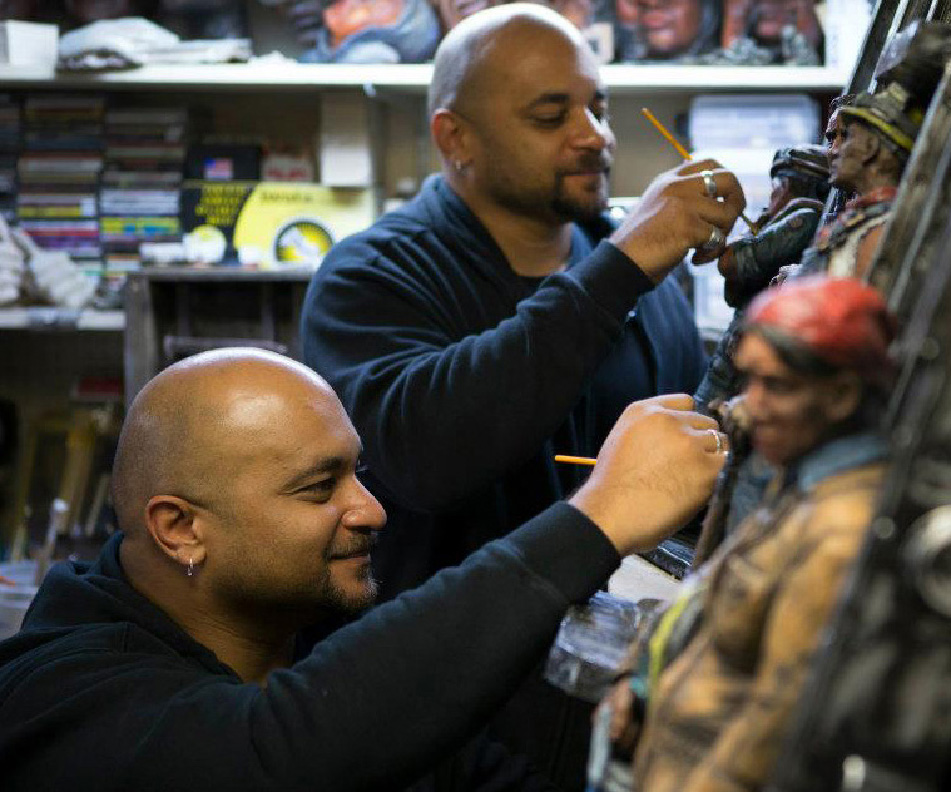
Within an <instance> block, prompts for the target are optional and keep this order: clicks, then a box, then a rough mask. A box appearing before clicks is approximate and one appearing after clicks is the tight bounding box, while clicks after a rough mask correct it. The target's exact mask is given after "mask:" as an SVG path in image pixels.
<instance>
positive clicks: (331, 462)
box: [283, 446, 363, 492]
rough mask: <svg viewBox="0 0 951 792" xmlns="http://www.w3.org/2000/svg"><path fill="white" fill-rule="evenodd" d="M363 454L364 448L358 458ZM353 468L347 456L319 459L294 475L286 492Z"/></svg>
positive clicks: (285, 485) (359, 451) (286, 486)
mask: <svg viewBox="0 0 951 792" xmlns="http://www.w3.org/2000/svg"><path fill="white" fill-rule="evenodd" d="M362 453H363V447H362V446H360V447H359V448H358V449H357V458H359V456H360V454H362ZM352 466H353V458H352V457H346V456H330V457H321V458H319V459H317V460H316V461H315V462H314V464H312V465H310V466H309V467H307V468H305V469H304V470H301V471H299V472H297V473H296V474H294V476H293V477H292V478H291V479H290V480H289V481H287V482H286V483H285V484H284V487H283V488H284V490H285V491H287V492H293V491H294V490H296V489H298V488H299V487H302V486H303V485H304V484H306V483H307V482H309V481H311V480H312V479H314V478H317V477H319V476H323V475H326V474H328V473H340V472H341V471H343V470H347V469H349V468H350V467H352Z"/></svg>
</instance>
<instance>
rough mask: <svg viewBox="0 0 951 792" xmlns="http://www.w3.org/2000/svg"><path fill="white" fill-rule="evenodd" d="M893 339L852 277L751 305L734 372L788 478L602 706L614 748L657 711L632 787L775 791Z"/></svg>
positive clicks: (868, 504) (638, 754) (846, 545)
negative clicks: (772, 785) (640, 718)
mask: <svg viewBox="0 0 951 792" xmlns="http://www.w3.org/2000/svg"><path fill="white" fill-rule="evenodd" d="M893 332H894V326H893V322H892V320H891V317H890V316H889V314H888V312H887V309H886V306H885V303H884V300H883V299H882V297H881V296H880V295H879V293H878V292H877V291H876V290H875V289H873V288H871V287H870V286H867V285H865V284H863V283H861V282H860V281H857V280H856V279H853V278H827V277H825V276H814V277H811V278H803V279H799V280H795V281H790V282H788V283H786V284H784V285H783V286H781V287H779V288H775V289H768V290H767V291H765V292H763V293H762V294H761V295H760V296H759V297H757V298H756V299H755V300H754V301H753V303H752V304H751V305H750V307H749V309H748V312H747V316H746V322H745V325H744V334H743V338H742V340H741V342H740V345H739V348H738V350H737V356H736V362H737V365H738V367H739V368H740V370H741V371H742V373H743V375H744V377H745V380H746V386H745V388H744V399H745V402H746V408H747V410H748V411H749V415H750V419H751V429H752V439H753V445H754V447H755V449H756V450H757V452H758V453H760V454H761V455H762V456H763V457H764V458H765V459H767V460H768V461H769V462H770V463H771V464H773V465H774V466H776V467H777V468H778V469H779V471H780V474H779V475H778V476H777V477H776V479H775V480H774V483H773V484H772V486H771V487H770V491H769V493H768V494H767V497H766V499H765V500H764V502H763V504H762V506H761V508H760V509H759V510H758V511H757V512H756V513H755V514H754V515H752V516H750V517H749V518H748V519H747V520H745V521H744V522H743V524H742V525H741V526H740V527H739V529H738V530H737V531H736V533H735V534H733V535H732V536H731V537H729V539H728V540H727V541H726V542H725V543H724V544H723V545H722V546H721V547H720V548H719V549H718V550H717V552H716V554H715V555H714V556H713V557H712V558H711V559H710V561H709V562H708V563H707V564H705V565H704V566H703V567H702V568H701V569H700V571H699V572H698V573H696V574H694V575H693V576H691V577H690V578H688V579H687V580H686V581H685V584H684V593H683V594H682V596H681V597H680V598H679V599H678V600H676V601H675V602H674V603H672V604H671V605H670V606H669V607H668V608H667V609H666V611H665V612H664V613H663V614H662V615H661V616H660V618H659V619H658V620H656V622H655V625H654V627H653V629H652V630H651V631H649V632H647V633H646V634H645V637H644V639H643V640H642V641H640V644H639V648H640V650H641V651H638V652H634V653H632V655H631V657H630V659H629V664H628V667H629V668H631V669H632V674H631V676H630V678H628V679H625V680H622V682H620V683H618V685H617V686H616V687H615V689H614V691H612V693H611V694H610V696H609V697H608V698H607V699H606V702H605V704H604V705H603V706H606V707H608V708H609V709H610V710H611V711H612V715H613V722H612V729H611V732H612V737H614V738H615V740H617V739H618V738H620V737H622V736H626V737H627V738H628V739H629V738H630V737H631V736H632V734H633V733H634V732H636V731H637V730H638V726H637V723H636V722H633V721H632V718H631V715H632V714H634V715H635V716H636V713H638V712H640V713H645V712H646V716H645V717H644V725H643V729H642V730H641V731H642V733H641V734H640V736H639V739H638V740H637V747H636V751H635V753H634V761H633V766H632V769H633V776H634V779H635V783H634V788H635V789H638V790H644V792H699V791H700V790H703V791H704V792H706V791H707V790H735V789H744V790H759V789H762V788H763V786H764V785H765V783H766V781H767V780H768V778H769V775H770V772H771V770H772V768H773V766H774V763H775V761H776V758H777V755H778V752H779V750H780V747H781V743H782V739H783V737H784V735H785V732H786V730H787V728H788V725H789V719H790V717H791V715H792V712H793V710H794V708H795V705H796V702H797V699H798V696H799V694H800V691H801V690H802V686H803V684H804V681H805V679H806V677H807V675H808V673H809V671H810V668H811V666H812V664H813V662H814V658H815V654H816V650H817V647H818V645H819V642H820V637H821V634H822V631H823V628H824V626H825V624H826V623H827V620H828V618H829V616H830V615H831V613H832V611H833V609H834V607H835V605H836V603H837V600H838V596H839V592H840V589H841V586H842V583H843V581H844V579H845V577H846V575H847V573H848V570H849V568H850V566H851V564H852V562H853V560H854V558H855V557H856V555H857V553H858V550H859V548H860V546H861V543H862V541H863V538H864V535H865V533H866V529H867V526H868V524H869V521H870V519H871V516H872V514H873V508H874V505H875V502H876V499H877V496H878V493H879V489H880V484H881V481H882V478H883V472H884V464H883V463H884V459H885V455H886V446H885V443H884V441H883V440H882V439H881V438H880V437H879V436H878V434H877V432H876V430H875V427H876V426H877V423H878V418H879V415H880V413H881V412H882V409H883V405H884V403H885V399H886V396H887V392H888V388H889V385H890V381H891V373H892V367H891V365H890V361H889V357H888V347H889V345H890V343H891V340H892V338H893ZM644 650H646V651H644ZM645 698H646V703H645V700H644V699H645Z"/></svg>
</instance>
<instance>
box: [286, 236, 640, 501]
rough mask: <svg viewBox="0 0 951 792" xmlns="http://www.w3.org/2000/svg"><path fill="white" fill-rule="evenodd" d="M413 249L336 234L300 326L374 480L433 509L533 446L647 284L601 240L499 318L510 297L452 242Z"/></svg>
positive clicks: (560, 417)
mask: <svg viewBox="0 0 951 792" xmlns="http://www.w3.org/2000/svg"><path fill="white" fill-rule="evenodd" d="M436 244H437V243H435V242H433V243H432V245H436ZM426 253H427V254H429V255H430V256H435V255H436V254H435V253H433V252H432V251H428V250H427V251H426ZM422 255H424V254H423V252H421V249H420V246H419V245H417V244H416V243H414V242H413V240H406V239H398V240H389V241H387V242H385V243H379V242H377V243H371V242H369V241H367V239H366V238H362V237H357V238H353V239H350V240H346V241H345V242H343V243H341V244H340V245H338V246H337V247H335V248H334V250H333V251H331V254H330V256H328V260H327V261H326V262H325V263H324V264H323V265H322V266H321V268H320V269H319V270H318V271H317V273H316V275H315V278H314V281H313V282H312V284H311V287H310V289H309V290H308V293H307V297H306V300H305V306H304V313H303V321H302V328H301V335H302V346H303V353H304V360H305V361H306V362H307V364H308V365H310V366H311V367H313V368H314V369H315V370H316V371H318V372H319V373H320V374H322V375H323V376H324V377H326V378H327V380H328V381H329V382H330V384H331V386H332V387H333V388H334V389H335V390H336V391H337V393H338V394H339V395H340V398H341V400H342V401H343V403H344V406H345V407H346V409H347V411H348V413H349V414H350V417H351V419H352V420H353V422H354V424H355V426H356V428H357V431H358V432H359V433H360V435H361V437H362V438H363V440H364V443H365V446H366V451H365V459H366V462H367V463H368V465H369V467H370V468H371V470H372V471H373V473H374V474H375V475H376V477H377V478H379V480H380V481H381V482H382V483H383V484H384V486H385V487H386V488H387V489H388V490H389V492H390V494H391V495H392V496H393V497H394V498H396V500H397V501H400V502H402V503H403V504H404V505H407V506H411V507H412V508H414V509H418V510H431V511H438V510H440V509H442V508H445V507H446V506H448V505H450V504H452V503H453V502H454V501H457V500H458V499H460V498H462V497H465V496H466V495H468V494H469V493H471V492H472V491H475V490H476V489H478V488H479V487H481V486H483V485H484V484H487V483H489V482H490V481H492V480H494V479H496V478H498V477H499V476H501V475H502V474H503V473H504V472H505V471H506V470H509V469H511V468H512V467H514V466H516V465H518V464H521V463H524V462H526V461H527V460H528V459H529V458H530V457H531V456H532V454H534V453H536V452H537V451H538V449H539V447H540V446H541V445H542V443H543V442H544V441H545V439H546V438H548V437H550V436H551V435H552V434H553V433H554V432H555V431H556V430H557V428H558V427H559V426H560V425H561V424H562V423H563V422H564V420H565V417H566V416H567V415H568V414H569V412H570V411H571V409H572V407H573V406H574V405H575V404H576V403H577V402H578V399H579V398H580V397H581V395H582V393H583V390H584V388H585V386H586V385H587V383H588V382H589V380H590V378H591V376H592V374H593V373H594V371H595V370H596V369H597V367H598V366H599V365H600V363H601V362H602V361H603V359H604V357H605V356H606V355H607V353H608V351H609V350H610V348H611V346H612V344H613V343H614V342H615V341H616V340H617V339H618V337H619V336H620V334H621V332H622V330H623V327H624V321H625V318H626V317H627V314H628V312H629V311H630V310H631V309H632V308H633V307H634V305H635V304H636V302H637V300H638V298H639V297H640V296H641V295H642V294H644V293H645V292H647V291H649V290H650V289H652V288H653V284H652V283H651V281H650V280H649V279H648V278H647V277H646V276H645V275H644V274H643V273H642V272H641V271H640V270H639V269H638V268H637V266H636V265H635V264H634V262H632V261H631V260H630V259H629V258H627V257H626V256H625V255H624V254H623V253H622V252H621V251H620V250H618V248H616V247H614V246H613V245H611V244H610V243H608V242H602V243H601V244H600V245H599V246H598V247H597V248H596V249H595V250H594V252H593V253H592V254H591V255H590V256H588V257H587V258H586V259H585V260H584V261H582V262H580V263H579V264H578V265H576V266H574V267H572V269H571V270H570V271H568V272H565V273H560V274H556V275H553V276H550V277H548V278H546V279H545V280H544V281H543V283H542V284H541V286H540V287H539V288H538V289H537V291H536V292H535V293H534V294H533V295H532V296H531V297H528V298H526V299H524V300H521V301H520V302H518V305H517V307H516V308H515V311H514V314H513V315H510V316H507V317H504V318H499V317H497V316H496V315H495V314H497V313H498V310H499V308H498V306H497V305H495V304H493V303H494V302H498V301H499V300H502V301H503V302H505V304H506V305H509V304H510V301H512V298H510V297H505V298H502V297H500V296H499V295H498V294H497V293H496V292H494V291H493V290H492V289H491V288H490V287H488V286H487V285H486V284H484V283H482V282H481V281H480V276H479V274H478V273H473V272H469V271H466V269H465V257H464V256H462V262H463V263H460V262H459V261H457V260H456V259H459V258H460V254H459V251H452V250H450V249H448V248H447V249H446V250H445V256H444V258H445V260H446V262H451V263H442V262H437V263H436V264H432V262H430V264H431V266H429V267H428V268H427V267H424V266H422V265H421V263H420V257H421V256H422ZM447 278H448V279H450V280H452V281H453V283H452V284H451V285H447V284H446V282H445V279H447ZM460 283H461V284H462V285H461V286H460ZM454 300H455V302H453V301H454ZM470 323H471V324H470ZM472 325H476V326H479V327H486V328H488V329H485V330H483V331H482V332H478V333H471V332H470V331H469V327H470V326H472ZM459 449H465V454H464V455H463V454H460V453H459ZM449 459H452V460H453V462H452V464H451V465H449V464H447V463H446V461H447V460H449Z"/></svg>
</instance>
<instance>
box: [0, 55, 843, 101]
mask: <svg viewBox="0 0 951 792" xmlns="http://www.w3.org/2000/svg"><path fill="white" fill-rule="evenodd" d="M601 74H602V77H603V78H604V81H605V84H606V85H607V87H608V88H610V89H611V90H612V92H614V93H620V94H624V93H655V92H676V93H680V92H684V93H697V92H708V91H740V90H742V91H835V92H838V91H841V90H842V87H843V86H844V85H845V83H846V81H847V80H848V77H849V75H848V73H846V72H845V71H844V70H842V69H839V68H836V67H831V66H677V65H663V64H651V65H638V64H611V65H607V66H603V67H602V71H601ZM431 76H432V65H431V64H428V63H422V64H402V65H397V66H392V65H351V64H308V63H297V62H295V61H290V60H284V59H270V58H259V59H257V60H254V61H251V62H249V63H231V64H221V65H188V66H146V67H143V68H140V69H129V70H126V71H114V72H104V73H77V72H70V73H55V72H54V71H53V70H52V69H49V68H41V67H12V66H0V84H2V85H3V86H4V88H54V89H60V88H62V89H68V90H75V89H84V90H105V91H117V90H146V91H160V90H165V89H174V90H177V91H183V90H184V91H195V92H200V91H209V90H213V91H218V90H235V91H241V90H244V91H247V90H255V89H261V90H264V89H267V90H288V91H301V90H305V91H324V90H328V89H330V90H332V89H347V88H349V89H354V88H364V89H366V90H368V91H371V90H380V91H387V92H389V91H396V92H409V93H417V92H418V93H422V92H423V91H424V90H425V89H426V86H427V85H429V80H430V77H431Z"/></svg>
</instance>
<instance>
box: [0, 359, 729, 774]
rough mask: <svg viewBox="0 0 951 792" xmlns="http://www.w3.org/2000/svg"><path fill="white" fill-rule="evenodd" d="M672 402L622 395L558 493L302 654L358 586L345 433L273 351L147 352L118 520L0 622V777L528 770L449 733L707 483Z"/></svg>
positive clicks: (118, 488)
mask: <svg viewBox="0 0 951 792" xmlns="http://www.w3.org/2000/svg"><path fill="white" fill-rule="evenodd" d="M689 406H690V399H689V398H688V397H685V396H672V397H665V398H662V399H655V400H652V401H649V402H643V403H640V404H637V405H633V406H632V407H631V408H630V409H629V410H627V411H626V412H625V414H624V415H623V416H622V418H621V420H620V421H619V423H618V426H617V428H616V429H615V430H614V432H613V433H612V434H611V436H610V437H609V438H608V440H607V442H606V443H605V446H604V449H603V450H602V452H601V456H600V457H599V461H598V464H597V466H596V467H595V468H594V472H593V473H592V476H591V478H590V480H589V481H588V483H586V484H585V485H584V486H583V487H582V488H581V489H579V490H578V492H577V493H576V494H575V495H574V496H573V497H572V498H571V500H570V502H567V503H560V504H557V505H555V506H553V507H552V508H550V509H549V510H547V511H546V512H545V513H544V514H542V515H540V516H539V517H537V518H536V519H535V520H533V521H532V522H531V523H529V524H528V525H526V526H524V527H523V528H521V529H519V530H518V531H515V532H514V533H512V534H511V535H510V536H508V537H507V538H505V539H501V540H499V541H497V542H494V543H492V544H491V545H489V546H487V547H485V548H484V549H483V550H482V551H480V552H479V553H477V554H475V555H474V556H473V557H472V558H470V559H469V560H468V561H467V562H466V563H465V564H464V565H462V566H461V567H458V568H455V569H452V570H446V571H445V572H444V573H442V574H440V575H438V576H436V577H435V578H433V579H432V580H431V581H430V582H429V583H427V584H426V585H425V586H423V587H422V588H420V589H419V590H417V591H415V592H411V593H408V594H406V595H404V596H402V597H400V598H398V599H397V600H395V601H393V602H391V603H388V604H386V605H383V606H381V607H379V608H377V609H375V610H373V611H371V612H370V613H369V614H368V615H366V616H364V617H363V618H362V619H359V620H357V621H356V622H355V623H353V624H350V625H349V626H347V627H346V628H344V629H342V630H340V631H338V632H336V633H334V634H333V635H331V636H330V637H329V638H327V639H325V640H324V641H322V642H321V643H319V644H317V646H316V647H314V648H313V650H312V651H311V652H310V653H309V654H307V655H304V656H303V657H302V658H301V657H298V656H296V655H295V637H296V636H297V634H298V632H299V631H300V630H301V629H302V628H303V627H304V626H306V625H313V624H319V623H320V622H322V621H323V620H326V619H328V618H330V617H332V616H334V615H335V614H338V613H339V612H341V611H346V612H351V613H352V612H357V611H360V610H362V609H363V608H365V607H366V606H367V605H369V604H370V603H371V602H372V601H373V599H374V595H375V584H374V582H373V578H372V575H371V573H370V551H371V549H372V547H373V545H374V542H375V540H376V536H377V535H378V533H379V532H380V531H381V529H382V528H383V525H384V522H385V520H386V515H385V514H384V512H383V509H382V508H381V506H380V504H379V502H378V501H377V500H376V499H375V498H374V497H373V496H372V495H371V494H370V493H369V492H368V491H367V490H366V489H365V488H364V486H363V484H362V483H361V482H360V480H359V479H358V477H357V470H358V459H359V455H360V451H361V448H360V439H359V437H358V436H357V434H356V432H355V431H354V429H353V426H352V425H351V424H350V421H349V420H348V419H347V416H346V414H345V412H344V410H343V407H342V405H341V403H340V401H339V400H338V399H337V397H336V396H335V395H334V393H333V391H332V390H331V389H330V388H329V387H328V386H327V384H326V383H325V382H324V381H323V380H322V379H320V378H319V377H318V376H316V375H315V374H313V373H312V372H311V371H310V370H309V369H306V368H304V367H303V366H301V365H299V364H297V363H294V362H292V361H290V360H287V359H286V358H281V357H279V356H277V355H273V354H271V353H267V352H261V351H255V350H224V351H218V352H213V353H206V354H203V355H199V356H196V357H194V358H190V359H188V360H185V361H183V362H182V363H179V364H177V365H175V366H173V367H171V368H169V369H167V370H166V371H164V372H163V373H161V374H159V375H158V376H157V377H156V378H155V379H153V380H152V381H151V382H150V383H149V384H148V385H146V387H145V388H144V389H143V390H142V392H141V393H140V394H139V395H138V396H137V397H136V399H135V401H134V402H133V403H132V405H131V407H130V410H129V414H128V416H127V418H126V422H125V425H124V427H123V430H122V434H121V437H120V439H119V447H118V452H117V455H116V462H115V471H114V497H115V505H116V511H117V513H118V517H119V525H120V528H121V531H122V532H121V533H118V534H116V535H115V536H114V537H113V538H112V539H110V540H109V542H108V543H107V544H106V546H105V548H104V549H103V551H102V554H101V556H100V557H99V559H98V561H97V562H96V563H95V564H92V565H89V564H85V563H65V564H60V565H57V566H56V567H54V568H53V569H52V571H51V572H50V573H49V575H48V576H47V578H46V580H45V581H44V582H43V585H42V587H41V589H40V591H39V593H38V594H37V596H36V600H35V602H34V604H33V607H32V608H31V610H30V613H29V614H28V615H27V618H26V621H25V623H24V626H23V630H22V631H21V632H20V633H19V635H17V636H16V637H14V638H12V639H10V640H8V641H6V642H4V643H0V768H2V775H0V778H2V786H3V788H4V789H10V790H13V789H22V790H27V789H29V790H67V789H75V790H93V789H95V790H97V792H111V791H112V790H115V791H116V792H119V790H122V792H129V790H136V792H146V791H147V790H162V792H169V791H170V790H202V792H214V791H215V790H222V792H224V791H225V790H227V792H241V790H259V789H274V790H281V792H293V790H307V792H313V790H315V789H327V790H334V792H344V790H374V791H375V792H377V791H379V790H390V789H393V790H396V789H406V788H408V787H410V786H412V788H413V789H414V790H421V789H426V790H464V789H465V790H476V789H493V790H503V789H509V790H513V789H523V790H541V789H550V787H549V786H548V784H547V783H546V782H544V781H543V780H542V779H540V778H539V777H537V776H534V775H533V774H532V773H530V772H529V771H527V770H526V769H525V767H524V765H517V764H515V763H513V762H510V761H507V760H506V759H505V757H504V755H503V754H502V753H501V752H500V751H499V749H498V748H497V747H496V746H492V745H489V744H488V743H486V742H484V741H483V742H470V743H469V744H468V746H467V745H466V743H467V741H469V740H470V738H472V737H473V735H474V734H476V732H477V731H478V730H479V728H480V727H481V726H482V725H483V723H484V721H485V720H486V719H487V718H488V717H489V715H490V714H491V713H492V712H493V711H494V710H495V709H496V708H497V707H498V706H499V705H500V704H501V703H502V702H503V701H504V700H505V699H506V698H507V697H508V696H509V695H510V694H511V692H512V690H513V689H514V688H515V686H516V685H517V684H518V682H519V680H520V679H521V678H522V677H524V675H525V674H526V673H527V671H528V669H530V668H531V667H532V665H533V663H534V662H535V661H536V660H537V659H538V657H539V656H541V655H543V654H544V652H545V650H546V648H547V647H548V646H549V644H550V642H551V640H552V638H553V636H554V633H555V631H556V629H557V627H558V623H559V620H560V619H561V617H562V616H563V615H564V613H565V611H566V609H567V608H568V606H569V605H570V604H571V603H573V602H578V601H582V600H584V599H585V598H586V597H588V596H590V595H591V594H592V593H593V592H594V591H595V590H596V589H597V587H598V585H599V584H600V583H602V582H603V581H604V580H605V578H606V577H607V576H608V575H609V574H610V573H611V571H612V570H613V569H614V568H615V567H616V566H617V565H618V563H619V561H620V558H621V555H623V554H626V553H629V552H632V551H634V550H639V549H645V548H648V547H651V546H653V545H654V544H656V543H657V542H658V541H659V540H660V539H661V538H662V537H663V536H664V535H665V534H667V533H668V532H669V531H670V530H672V528H673V527H675V526H676V525H678V524H680V522H682V521H683V519H684V518H685V517H687V516H688V515H689V514H690V513H691V512H692V511H694V510H696V509H697V508H699V506H700V504H701V503H702V502H703V500H704V499H705V498H706V497H707V496H708V495H709V492H710V489H711V488H712V483H713V480H714V477H715V476H716V474H717V472H718V471H719V469H720V467H721V466H722V461H723V457H722V454H721V453H719V452H718V451H717V450H716V449H717V447H718V445H719V444H718V443H717V437H716V436H715V429H714V426H715V425H714V424H713V422H712V421H710V419H707V418H705V417H703V416H700V415H697V414H696V413H693V412H690V411H689V410H688V407H689ZM295 660H297V662H295ZM460 751H461V752H460Z"/></svg>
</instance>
